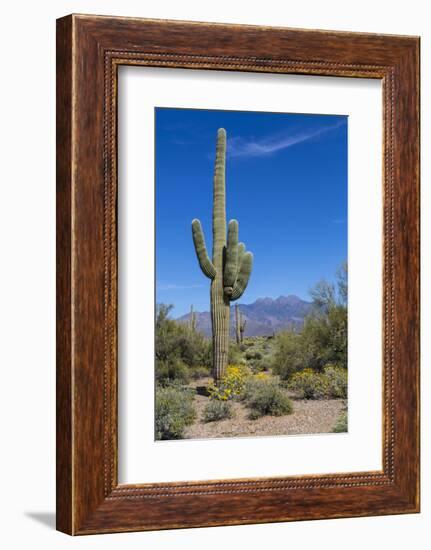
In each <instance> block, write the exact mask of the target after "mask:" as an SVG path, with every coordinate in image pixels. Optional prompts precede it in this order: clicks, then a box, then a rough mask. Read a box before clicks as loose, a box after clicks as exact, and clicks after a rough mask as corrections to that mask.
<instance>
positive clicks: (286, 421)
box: [184, 380, 345, 439]
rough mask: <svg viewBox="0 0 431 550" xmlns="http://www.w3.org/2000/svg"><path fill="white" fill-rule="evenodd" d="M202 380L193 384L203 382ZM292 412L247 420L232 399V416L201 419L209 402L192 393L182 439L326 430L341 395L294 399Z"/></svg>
mask: <svg viewBox="0 0 431 550" xmlns="http://www.w3.org/2000/svg"><path fill="white" fill-rule="evenodd" d="M205 382H206V381H204V380H200V381H199V382H197V383H195V384H194V386H198V387H199V386H201V387H203V386H204V385H205ZM291 398H292V402H293V409H294V410H293V413H292V414H290V415H286V416H263V417H262V418H258V419H257V420H249V419H248V414H249V412H250V410H249V409H247V408H246V407H245V406H244V405H243V404H242V403H239V402H232V407H233V410H234V416H233V418H230V419H227V420H219V421H217V422H208V423H205V422H203V421H202V417H203V411H204V408H205V406H206V405H207V404H208V402H209V398H208V397H206V396H204V395H196V397H195V401H194V404H195V407H196V412H197V419H196V421H195V423H194V424H192V425H191V426H188V427H187V428H186V431H185V435H184V437H185V439H209V438H217V437H220V438H223V437H253V436H273V435H294V434H318V433H329V432H331V431H332V429H333V428H334V426H335V424H336V423H337V420H338V418H339V416H340V414H341V413H342V411H343V410H344V408H345V401H344V400H343V399H326V400H316V401H313V400H307V399H295V397H294V396H293V395H291Z"/></svg>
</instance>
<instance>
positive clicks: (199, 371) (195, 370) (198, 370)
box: [189, 366, 211, 380]
mask: <svg viewBox="0 0 431 550" xmlns="http://www.w3.org/2000/svg"><path fill="white" fill-rule="evenodd" d="M189 372H190V375H191V377H192V378H193V380H199V378H206V377H207V376H210V374H211V372H210V369H209V368H208V367H203V366H198V367H190V369H189Z"/></svg>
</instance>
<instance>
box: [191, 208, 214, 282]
mask: <svg viewBox="0 0 431 550" xmlns="http://www.w3.org/2000/svg"><path fill="white" fill-rule="evenodd" d="M192 235H193V243H194V245H195V251H196V256H197V258H198V262H199V265H200V268H201V269H202V272H203V273H204V275H206V276H207V277H209V278H210V279H214V277H215V276H216V269H215V267H214V265H213V263H212V262H211V260H210V259H209V256H208V252H207V247H206V245H205V237H204V232H203V230H202V225H201V222H200V221H199V220H196V219H195V220H193V221H192Z"/></svg>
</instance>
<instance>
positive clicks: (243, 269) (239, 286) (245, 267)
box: [230, 252, 253, 301]
mask: <svg viewBox="0 0 431 550" xmlns="http://www.w3.org/2000/svg"><path fill="white" fill-rule="evenodd" d="M252 266H253V254H252V253H251V252H245V253H244V255H243V257H242V261H241V266H240V268H239V272H238V276H237V279H236V281H235V284H234V287H233V291H232V295H231V296H230V299H231V301H234V300H238V298H240V297H241V296H242V294H243V292H244V290H245V289H246V288H247V285H248V281H249V279H250V274H251V268H252Z"/></svg>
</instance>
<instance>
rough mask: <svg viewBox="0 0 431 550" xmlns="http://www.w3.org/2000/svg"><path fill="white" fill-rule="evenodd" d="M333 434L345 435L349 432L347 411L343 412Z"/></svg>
mask: <svg viewBox="0 0 431 550" xmlns="http://www.w3.org/2000/svg"><path fill="white" fill-rule="evenodd" d="M332 431H333V433H345V432H347V411H343V412H342V413H341V414H340V416H339V418H338V420H337V423H336V424H335V426H334V427H333V428H332Z"/></svg>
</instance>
